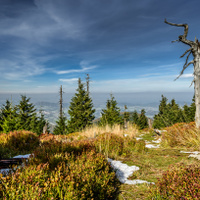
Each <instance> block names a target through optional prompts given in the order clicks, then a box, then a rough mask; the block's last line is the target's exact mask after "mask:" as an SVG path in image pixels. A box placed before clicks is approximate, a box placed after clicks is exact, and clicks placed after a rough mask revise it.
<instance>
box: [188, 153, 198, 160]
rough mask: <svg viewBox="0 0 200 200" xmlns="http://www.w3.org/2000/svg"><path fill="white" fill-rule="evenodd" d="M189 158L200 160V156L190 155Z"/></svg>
mask: <svg viewBox="0 0 200 200" xmlns="http://www.w3.org/2000/svg"><path fill="white" fill-rule="evenodd" d="M188 158H196V159H197V160H200V155H197V154H190V155H189V156H188Z"/></svg>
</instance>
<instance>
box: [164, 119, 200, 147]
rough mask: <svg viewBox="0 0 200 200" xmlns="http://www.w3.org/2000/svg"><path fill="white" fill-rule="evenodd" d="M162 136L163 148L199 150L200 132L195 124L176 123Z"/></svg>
mask: <svg viewBox="0 0 200 200" xmlns="http://www.w3.org/2000/svg"><path fill="white" fill-rule="evenodd" d="M166 130H167V132H165V133H164V134H163V136H162V142H161V145H162V146H164V147H177V146H181V147H188V148H193V149H197V150H198V149H199V148H200V131H199V129H197V128H196V126H195V123H194V122H191V123H189V124H187V123H177V124H174V125H173V126H171V127H167V128H166Z"/></svg>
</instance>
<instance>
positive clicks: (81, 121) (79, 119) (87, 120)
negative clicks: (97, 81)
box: [67, 78, 95, 133]
mask: <svg viewBox="0 0 200 200" xmlns="http://www.w3.org/2000/svg"><path fill="white" fill-rule="evenodd" d="M76 91H77V92H76V93H75V95H74V97H73V98H72V99H71V102H70V106H69V110H68V113H69V115H70V119H69V120H68V124H67V127H68V131H69V133H72V132H77V131H80V130H82V129H84V128H85V127H86V126H89V125H91V124H92V121H93V120H94V118H95V116H94V113H95V109H93V103H92V99H91V98H90V96H89V93H88V92H87V91H86V90H85V88H84V84H83V83H82V82H81V79H80V78H79V80H78V88H77V90H76Z"/></svg>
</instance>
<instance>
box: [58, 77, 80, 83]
mask: <svg viewBox="0 0 200 200" xmlns="http://www.w3.org/2000/svg"><path fill="white" fill-rule="evenodd" d="M59 81H61V82H66V83H74V82H77V81H78V78H71V79H59Z"/></svg>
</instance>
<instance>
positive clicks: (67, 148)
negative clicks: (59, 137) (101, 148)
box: [30, 140, 95, 168]
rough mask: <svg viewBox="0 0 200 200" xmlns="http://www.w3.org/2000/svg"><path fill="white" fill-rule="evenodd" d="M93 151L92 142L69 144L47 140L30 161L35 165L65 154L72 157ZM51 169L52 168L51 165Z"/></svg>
mask: <svg viewBox="0 0 200 200" xmlns="http://www.w3.org/2000/svg"><path fill="white" fill-rule="evenodd" d="M91 150H95V147H94V144H93V143H92V141H86V140H83V141H74V142H70V143H63V142H58V141H55V140H49V141H46V142H43V143H42V144H41V145H40V146H39V147H38V148H37V149H35V151H34V152H33V154H34V158H33V159H32V160H31V161H30V162H32V163H35V164H40V163H46V162H50V160H51V159H52V156H54V155H59V154H60V157H62V156H63V155H65V154H66V153H68V154H73V155H74V156H77V155H81V154H82V153H84V152H87V151H91ZM51 168H53V166H52V165H51Z"/></svg>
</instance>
